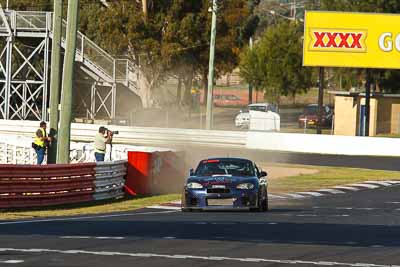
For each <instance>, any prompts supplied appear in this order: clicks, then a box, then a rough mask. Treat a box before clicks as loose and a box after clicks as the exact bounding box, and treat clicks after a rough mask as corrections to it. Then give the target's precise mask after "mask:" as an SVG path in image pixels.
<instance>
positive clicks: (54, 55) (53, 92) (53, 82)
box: [47, 0, 63, 164]
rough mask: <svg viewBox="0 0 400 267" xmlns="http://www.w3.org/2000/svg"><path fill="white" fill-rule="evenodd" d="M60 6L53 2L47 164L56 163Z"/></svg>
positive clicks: (60, 0)
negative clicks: (49, 141) (49, 138)
mask: <svg viewBox="0 0 400 267" xmlns="http://www.w3.org/2000/svg"><path fill="white" fill-rule="evenodd" d="M62 4H63V0H54V15H53V43H52V48H51V74H50V76H51V77H50V133H49V136H50V137H52V141H51V146H50V147H49V154H48V158H47V162H48V163H50V164H54V163H56V160H57V138H58V106H59V103H60V91H61V83H60V70H61V68H60V67H61V64H60V63H61V33H62V28H61V27H62Z"/></svg>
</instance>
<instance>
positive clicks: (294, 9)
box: [293, 0, 297, 21]
mask: <svg viewBox="0 0 400 267" xmlns="http://www.w3.org/2000/svg"><path fill="white" fill-rule="evenodd" d="M296 5H297V2H296V0H293V21H296V16H297V12H296V11H297V10H296V9H297V7H296Z"/></svg>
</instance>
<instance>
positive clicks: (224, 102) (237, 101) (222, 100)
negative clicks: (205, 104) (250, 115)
mask: <svg viewBox="0 0 400 267" xmlns="http://www.w3.org/2000/svg"><path fill="white" fill-rule="evenodd" d="M213 98H214V105H215V106H217V107H238V106H245V105H246V104H247V101H246V100H244V99H241V98H240V97H238V96H236V95H232V94H226V95H225V94H214V96H213Z"/></svg>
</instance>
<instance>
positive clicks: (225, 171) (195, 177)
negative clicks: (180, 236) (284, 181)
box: [182, 158, 268, 211]
mask: <svg viewBox="0 0 400 267" xmlns="http://www.w3.org/2000/svg"><path fill="white" fill-rule="evenodd" d="M266 176H267V173H266V172H263V171H261V170H260V169H259V168H258V167H257V165H256V164H255V163H254V162H252V161H250V160H247V159H240V158H213V159H205V160H202V161H201V162H200V163H199V165H198V167H197V169H196V171H194V170H190V177H189V178H188V179H187V181H186V183H185V186H184V189H183V194H182V211H192V210H220V209H230V210H231V209H234V210H238V209H239V210H240V209H246V210H251V211H267V210H268V193H267V186H268V184H267V179H266Z"/></svg>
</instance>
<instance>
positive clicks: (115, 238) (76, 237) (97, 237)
mask: <svg viewBox="0 0 400 267" xmlns="http://www.w3.org/2000/svg"><path fill="white" fill-rule="evenodd" d="M60 238H62V239H103V240H104V239H110V240H122V239H125V237H122V236H79V235H76V236H60Z"/></svg>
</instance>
